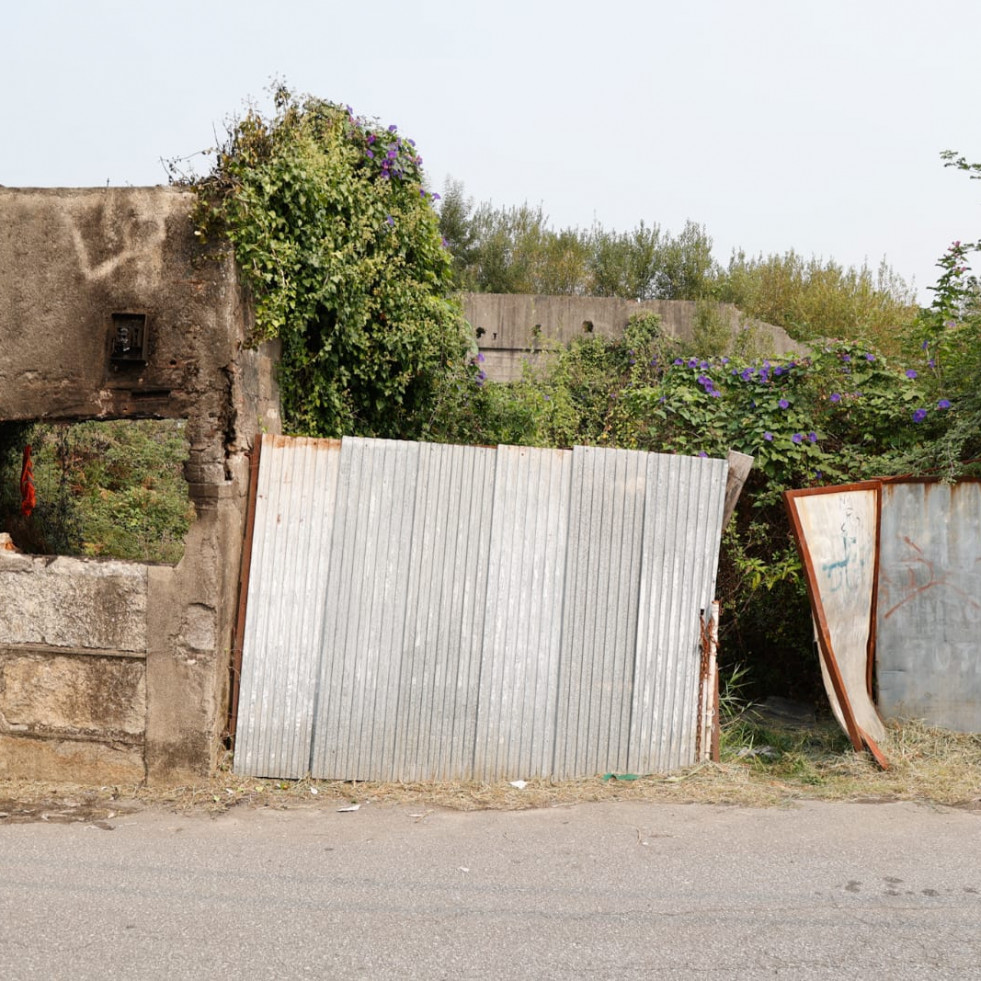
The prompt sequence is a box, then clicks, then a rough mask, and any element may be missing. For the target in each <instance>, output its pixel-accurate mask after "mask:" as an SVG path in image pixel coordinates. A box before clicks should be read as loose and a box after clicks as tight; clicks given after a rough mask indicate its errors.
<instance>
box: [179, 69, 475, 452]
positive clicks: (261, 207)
mask: <svg viewBox="0 0 981 981" xmlns="http://www.w3.org/2000/svg"><path fill="white" fill-rule="evenodd" d="M191 183H192V184H193V185H194V186H195V187H196V189H197V191H198V195H199V200H200V207H199V210H198V215H197V219H198V223H199V234H201V235H204V236H210V237H214V236H219V237H220V238H221V240H223V241H227V242H228V243H229V244H230V245H231V246H232V247H233V248H234V250H235V257H236V259H237V261H238V265H239V268H240V269H241V271H242V273H243V276H244V277H245V280H246V283H247V284H248V286H249V287H250V289H251V291H252V295H253V299H254V307H255V335H256V339H264V338H279V340H281V341H282V345H283V356H282V362H281V365H280V376H279V381H280V390H281V394H282V399H283V411H284V419H285V424H286V426H287V428H288V429H289V431H290V432H291V433H295V434H303V435H313V436H341V435H344V434H347V435H361V436H387V437H400V438H404V439H407V438H414V437H418V436H421V435H422V434H423V433H424V431H425V427H426V424H427V422H428V419H429V416H430V414H431V412H432V406H433V403H434V400H435V399H436V398H437V393H438V390H439V389H440V387H441V385H442V384H443V383H444V381H445V378H446V376H447V375H448V374H452V373H453V372H454V371H458V370H462V369H463V366H464V364H465V360H466V356H467V353H468V344H469V342H468V337H467V334H466V332H465V328H464V323H463V320H462V318H461V315H460V311H459V308H458V306H457V304H456V303H455V301H454V300H453V299H452V298H451V279H450V268H451V264H450V255H449V253H448V252H447V250H446V248H445V247H444V245H443V242H442V238H441V235H440V231H439V219H438V217H437V214H436V212H435V210H434V209H433V206H432V205H433V200H434V198H437V197H438V195H434V194H432V193H431V192H430V191H429V190H428V189H427V187H426V185H425V181H424V177H423V171H422V158H421V157H420V155H419V153H418V151H417V149H416V145H415V142H414V141H413V140H411V139H409V138H406V137H403V136H401V135H400V134H399V132H398V130H397V127H396V126H394V125H392V126H388V127H387V128H386V127H382V126H380V125H377V124H375V123H373V122H371V121H369V120H367V119H365V118H364V117H359V116H355V115H354V113H353V111H352V110H351V109H350V108H349V107H348V108H344V107H342V106H338V105H335V104H334V103H330V102H325V101H323V100H321V99H315V98H312V97H307V98H303V99H301V98H298V97H297V96H295V95H294V94H293V93H292V92H290V91H289V90H288V89H286V88H283V87H280V88H278V89H277V90H276V92H275V114H274V115H273V116H272V118H268V119H267V118H265V117H264V116H262V115H261V114H260V113H259V112H258V111H255V110H251V111H249V112H248V113H247V114H246V115H245V116H244V117H243V118H241V119H239V120H237V121H236V122H234V123H233V124H232V126H231V129H230V133H229V137H228V140H227V142H226V143H225V145H224V146H222V147H221V148H220V150H219V151H218V156H217V162H216V164H215V167H214V170H213V171H212V173H211V174H210V175H209V176H207V177H205V178H204V179H202V180H197V181H192V182H191Z"/></svg>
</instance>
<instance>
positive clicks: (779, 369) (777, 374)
mask: <svg viewBox="0 0 981 981" xmlns="http://www.w3.org/2000/svg"><path fill="white" fill-rule="evenodd" d="M783 372H784V369H783V368H782V367H781V366H780V365H777V366H776V368H774V369H773V377H774V378H779V377H780V376H781V375H782V374H783Z"/></svg>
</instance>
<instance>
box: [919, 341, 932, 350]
mask: <svg viewBox="0 0 981 981" xmlns="http://www.w3.org/2000/svg"><path fill="white" fill-rule="evenodd" d="M929 346H930V342H929V341H924V342H923V343H922V344H921V345H920V350H921V351H925V350H926V349H927V348H928V347H929Z"/></svg>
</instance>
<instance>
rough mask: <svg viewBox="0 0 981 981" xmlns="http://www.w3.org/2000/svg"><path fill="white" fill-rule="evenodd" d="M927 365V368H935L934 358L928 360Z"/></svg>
mask: <svg viewBox="0 0 981 981" xmlns="http://www.w3.org/2000/svg"><path fill="white" fill-rule="evenodd" d="M927 364H928V365H929V366H930V367H931V368H936V367H937V362H936V360H935V359H934V358H930V360H929V361H928V362H927Z"/></svg>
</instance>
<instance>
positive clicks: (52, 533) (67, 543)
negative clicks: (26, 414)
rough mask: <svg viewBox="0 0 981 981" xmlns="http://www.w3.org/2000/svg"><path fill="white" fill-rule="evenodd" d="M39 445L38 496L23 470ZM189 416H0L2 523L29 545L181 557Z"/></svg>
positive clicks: (155, 558)
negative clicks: (25, 492)
mask: <svg viewBox="0 0 981 981" xmlns="http://www.w3.org/2000/svg"><path fill="white" fill-rule="evenodd" d="M27 445H29V446H31V448H32V461H33V482H34V495H35V498H36V503H35V505H34V508H33V511H32V512H31V513H30V514H28V515H25V514H24V513H22V512H23V508H22V503H23V501H22V491H21V476H22V465H23V453H24V447H25V446H27ZM187 456H188V444H187V439H186V435H185V423H184V421H183V420H171V419H168V420H154V419H141V420H131V419H120V420H115V421H112V422H81V423H57V424H51V423H27V424H25V423H0V531H5V532H7V533H8V534H9V535H10V537H11V539H12V540H13V543H14V544H15V545H16V546H17V547H18V548H19V549H20V550H21V551H23V552H30V553H33V554H36V555H90V556H103V557H107V558H118V559H132V560H136V561H140V562H165V563H176V562H178V561H179V560H180V558H181V556H182V555H183V554H184V536H185V535H186V534H187V529H188V527H189V526H190V523H191V521H192V520H193V518H194V506H193V504H192V503H191V501H190V497H189V495H188V487H187V483H186V481H185V480H184V472H183V471H184V463H185V461H186V460H187Z"/></svg>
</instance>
